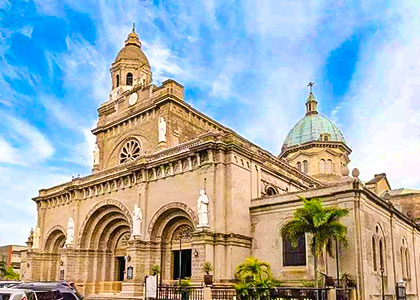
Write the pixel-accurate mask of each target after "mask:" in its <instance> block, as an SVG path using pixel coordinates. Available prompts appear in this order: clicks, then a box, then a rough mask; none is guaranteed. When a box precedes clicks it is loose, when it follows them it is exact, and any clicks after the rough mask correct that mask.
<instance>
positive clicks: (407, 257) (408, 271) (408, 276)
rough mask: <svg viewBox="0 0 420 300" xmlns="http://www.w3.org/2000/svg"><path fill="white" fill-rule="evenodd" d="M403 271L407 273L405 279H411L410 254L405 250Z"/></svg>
mask: <svg viewBox="0 0 420 300" xmlns="http://www.w3.org/2000/svg"><path fill="white" fill-rule="evenodd" d="M405 265H406V267H405V269H406V271H407V279H411V276H410V275H411V270H410V253H409V252H408V249H405Z"/></svg>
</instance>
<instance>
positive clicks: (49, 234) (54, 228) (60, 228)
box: [41, 225, 67, 250]
mask: <svg viewBox="0 0 420 300" xmlns="http://www.w3.org/2000/svg"><path fill="white" fill-rule="evenodd" d="M56 230H59V231H61V232H62V233H63V235H64V236H65V237H66V238H67V234H66V230H65V229H64V227H63V226H61V225H54V226H53V227H51V228H50V229H49V230H48V231H47V233H46V234H45V235H44V237H45V239H44V240H43V241H42V247H41V249H43V250H44V249H45V246H46V245H47V241H48V239H49V238H50V236H51V234H52V233H53V232H54V231H56Z"/></svg>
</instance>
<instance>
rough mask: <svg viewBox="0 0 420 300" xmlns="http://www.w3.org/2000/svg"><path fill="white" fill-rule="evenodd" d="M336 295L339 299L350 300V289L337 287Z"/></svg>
mask: <svg viewBox="0 0 420 300" xmlns="http://www.w3.org/2000/svg"><path fill="white" fill-rule="evenodd" d="M335 295H336V299H337V300H350V289H348V288H347V289H344V288H337V289H336V290H335Z"/></svg>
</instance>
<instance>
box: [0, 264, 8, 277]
mask: <svg viewBox="0 0 420 300" xmlns="http://www.w3.org/2000/svg"><path fill="white" fill-rule="evenodd" d="M6 269H7V267H6V262H5V261H4V260H2V261H0V278H1V277H3V276H4V275H6Z"/></svg>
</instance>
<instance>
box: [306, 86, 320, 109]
mask: <svg viewBox="0 0 420 300" xmlns="http://www.w3.org/2000/svg"><path fill="white" fill-rule="evenodd" d="M314 85H315V82H313V81H310V82H309V83H308V85H307V86H308V87H309V95H308V98H307V99H306V115H312V114H317V113H318V102H317V101H316V99H315V96H314V94H313V93H312V87H313V86H314Z"/></svg>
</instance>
